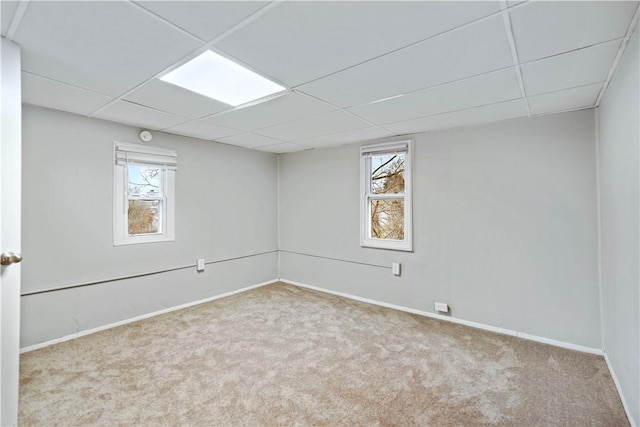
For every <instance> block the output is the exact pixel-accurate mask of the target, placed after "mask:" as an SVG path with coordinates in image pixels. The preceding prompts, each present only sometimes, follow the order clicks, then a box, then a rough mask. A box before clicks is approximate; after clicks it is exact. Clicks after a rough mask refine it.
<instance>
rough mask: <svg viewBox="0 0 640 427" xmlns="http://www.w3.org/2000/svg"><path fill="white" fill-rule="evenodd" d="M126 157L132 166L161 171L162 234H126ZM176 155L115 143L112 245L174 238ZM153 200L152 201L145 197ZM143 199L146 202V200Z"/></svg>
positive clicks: (144, 146) (127, 203) (159, 150)
mask: <svg viewBox="0 0 640 427" xmlns="http://www.w3.org/2000/svg"><path fill="white" fill-rule="evenodd" d="M129 154H131V157H132V158H134V159H135V161H134V163H136V164H141V165H145V164H146V165H150V166H154V167H160V168H161V169H162V180H163V182H162V185H163V194H162V196H159V197H158V199H159V200H162V209H161V211H160V220H161V222H162V225H161V227H162V232H161V233H156V234H138V235H130V234H129V224H128V220H129V215H128V207H129V194H128V183H129V178H128V176H127V175H128V173H127V162H128V161H129ZM177 157H178V154H177V153H176V152H175V151H173V150H167V149H164V148H157V147H150V146H147V145H140V144H131V143H127V142H118V141H115V142H114V169H113V201H114V203H113V206H114V210H113V245H114V246H120V245H135V244H139V243H153V242H169V241H174V240H175V238H176V233H175V211H176V208H175V174H176V168H177ZM148 198H149V199H153V198H154V197H148ZM145 199H146V198H145Z"/></svg>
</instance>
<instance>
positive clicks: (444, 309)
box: [435, 302, 449, 313]
mask: <svg viewBox="0 0 640 427" xmlns="http://www.w3.org/2000/svg"><path fill="white" fill-rule="evenodd" d="M435 305H436V311H439V312H442V313H448V312H449V305H448V304H446V303H444V302H437V303H436V304H435Z"/></svg>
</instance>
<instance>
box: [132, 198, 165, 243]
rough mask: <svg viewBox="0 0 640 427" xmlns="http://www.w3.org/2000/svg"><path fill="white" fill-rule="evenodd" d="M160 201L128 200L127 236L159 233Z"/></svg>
mask: <svg viewBox="0 0 640 427" xmlns="http://www.w3.org/2000/svg"><path fill="white" fill-rule="evenodd" d="M160 203H161V202H160V201H159V200H129V234H130V235H132V234H153V233H160V206H161V205H160Z"/></svg>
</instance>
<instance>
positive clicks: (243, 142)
mask: <svg viewBox="0 0 640 427" xmlns="http://www.w3.org/2000/svg"><path fill="white" fill-rule="evenodd" d="M216 141H218V142H222V143H225V144H231V145H237V146H239V147H245V148H256V147H264V146H266V145H275V144H280V143H282V142H283V141H280V140H279V139H273V138H269V137H267V136H263V135H258V134H256V133H241V134H239V135H233V136H228V137H226V138H220V139H217V140H216Z"/></svg>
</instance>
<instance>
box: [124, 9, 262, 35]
mask: <svg viewBox="0 0 640 427" xmlns="http://www.w3.org/2000/svg"><path fill="white" fill-rule="evenodd" d="M136 3H138V4H139V5H140V6H142V7H144V8H145V9H148V10H150V11H151V12H153V13H155V14H156V15H158V16H161V17H162V18H164V19H166V20H167V21H170V22H173V23H174V24H176V25H177V26H179V27H180V28H182V29H184V30H186V31H188V32H190V33H191V34H193V35H195V36H197V37H199V38H200V39H203V40H205V41H210V40H213V39H214V38H216V36H219V35H220V34H222V33H224V32H225V31H226V30H228V29H229V28H231V27H233V26H234V25H235V24H237V23H238V22H240V21H242V20H243V19H245V18H247V17H248V16H250V15H252V14H253V13H255V12H257V11H258V10H260V9H261V8H263V7H264V6H266V5H267V4H268V3H269V2H267V1H189V2H187V1H137V2H136Z"/></svg>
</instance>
